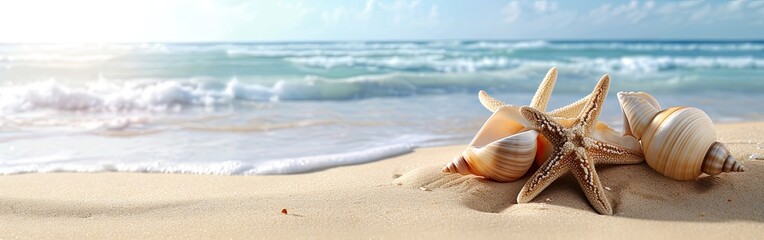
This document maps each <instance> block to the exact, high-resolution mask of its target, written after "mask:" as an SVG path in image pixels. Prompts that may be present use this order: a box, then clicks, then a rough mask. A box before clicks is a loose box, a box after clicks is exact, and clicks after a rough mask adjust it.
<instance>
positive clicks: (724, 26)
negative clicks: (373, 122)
mask: <svg viewBox="0 0 764 240" xmlns="http://www.w3.org/2000/svg"><path fill="white" fill-rule="evenodd" d="M447 39H460V40H462V39H518V40H529V39H684V40H697V39H706V40H708V39H747V40H750V39H764V1H506V0H505V1H498V0H485V1H443V0H440V1H436V0H358V1H350V0H333V1H301V0H284V1H275V0H262V1H246V0H126V1H111V0H68V1H61V0H0V42H211V41H333V40H350V41H357V40H360V41H364V40H366V41H368V40H447Z"/></svg>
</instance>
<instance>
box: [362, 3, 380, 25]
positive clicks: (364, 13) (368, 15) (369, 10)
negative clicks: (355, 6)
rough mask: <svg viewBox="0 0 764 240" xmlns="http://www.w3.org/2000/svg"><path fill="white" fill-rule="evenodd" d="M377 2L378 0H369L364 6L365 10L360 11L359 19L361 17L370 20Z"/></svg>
mask: <svg viewBox="0 0 764 240" xmlns="http://www.w3.org/2000/svg"><path fill="white" fill-rule="evenodd" d="M376 4H377V0H367V1H366V6H365V7H364V8H363V11H361V12H359V13H358V19H361V20H363V21H368V20H369V18H371V14H372V12H374V5H376Z"/></svg>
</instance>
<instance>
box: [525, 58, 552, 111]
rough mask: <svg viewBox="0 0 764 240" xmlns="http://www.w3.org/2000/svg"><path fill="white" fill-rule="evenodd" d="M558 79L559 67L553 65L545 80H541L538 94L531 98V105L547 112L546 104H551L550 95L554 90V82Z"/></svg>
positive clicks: (537, 90)
mask: <svg viewBox="0 0 764 240" xmlns="http://www.w3.org/2000/svg"><path fill="white" fill-rule="evenodd" d="M556 81H557V67H552V68H551V69H549V72H547V73H546V76H545V77H544V80H542V81H541V85H539V88H538V89H536V94H534V95H533V99H531V105H530V107H532V108H535V109H538V110H539V111H542V112H545V111H546V106H547V104H549V97H551V96H552V90H554V83H555V82H556Z"/></svg>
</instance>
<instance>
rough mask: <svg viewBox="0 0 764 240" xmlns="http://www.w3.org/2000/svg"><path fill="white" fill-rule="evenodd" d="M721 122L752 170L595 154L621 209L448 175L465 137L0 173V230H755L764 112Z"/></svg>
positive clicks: (571, 189) (555, 188)
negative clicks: (144, 165) (402, 146)
mask: <svg viewBox="0 0 764 240" xmlns="http://www.w3.org/2000/svg"><path fill="white" fill-rule="evenodd" d="M716 128H717V135H718V137H717V140H718V141H720V142H724V143H727V145H728V146H729V148H730V150H731V152H732V153H733V155H734V156H735V157H736V158H738V159H739V160H741V161H742V163H743V164H744V165H745V167H746V172H743V173H728V174H721V175H718V176H705V175H704V176H701V177H700V178H699V179H697V180H696V181H690V182H679V181H675V180H672V179H669V178H666V177H663V176H661V175H660V174H659V173H657V172H655V171H654V170H652V169H650V168H649V167H648V166H647V165H646V164H645V163H642V164H637V165H620V166H607V165H598V166H597V171H598V173H599V174H600V178H601V179H602V181H603V183H604V184H605V185H606V186H608V187H609V188H611V190H610V191H608V192H607V197H608V199H609V201H611V203H612V204H613V206H614V212H615V214H614V215H613V216H602V215H598V214H597V213H596V212H594V210H592V209H591V207H590V206H589V205H588V202H587V201H586V199H585V198H584V196H583V193H582V192H581V190H580V189H579V188H578V186H577V184H576V183H575V180H574V179H573V178H572V177H563V178H562V179H560V180H558V181H556V182H555V183H553V184H552V185H551V186H550V187H549V188H548V189H547V190H545V191H544V192H542V193H541V195H539V196H538V197H537V198H536V199H534V201H532V202H531V203H528V204H516V202H515V197H516V195H517V192H518V191H519V189H520V188H521V187H522V185H523V184H524V182H525V179H526V178H527V176H526V178H524V179H521V180H520V181H516V182H511V183H496V182H491V181H486V180H483V179H480V178H476V177H473V176H460V175H455V174H442V173H440V168H441V167H442V166H443V165H445V164H446V163H447V162H448V161H450V160H451V159H452V158H453V157H454V156H456V155H458V154H459V153H461V151H462V150H463V148H464V145H456V146H442V147H425V148H416V149H414V151H413V153H409V154H404V155H400V156H395V157H391V158H388V159H383V160H379V161H374V162H370V163H365V164H359V165H351V166H343V167H337V168H331V169H327V170H323V171H317V172H311V173H303V174H293V175H269V176H220V175H190V174H150V173H114V172H108V173H85V174H83V173H42V174H19V175H6V176H0V238H15V237H23V238H36V239H47V238H55V239H62V238H82V237H87V238H237V239H240V238H305V237H306V236H309V237H317V238H436V237H437V238H464V237H473V238H474V237H478V238H509V237H521V236H526V237H527V236H531V237H534V238H571V237H573V238H596V239H600V238H640V239H642V238H645V237H648V238H649V237H653V238H655V237H660V238H680V239H688V238H725V239H728V238H733V239H750V238H756V237H760V236H761V234H762V233H764V203H762V202H761V199H764V185H762V184H761V179H762V178H764V161H763V160H750V159H749V156H750V155H752V154H762V155H764V149H759V148H760V147H764V146H761V145H764V122H747V123H727V124H717V125H716ZM757 143H758V144H757ZM757 145H758V146H757ZM282 208H283V209H287V211H288V214H286V215H285V214H282V213H280V211H281V209H282Z"/></svg>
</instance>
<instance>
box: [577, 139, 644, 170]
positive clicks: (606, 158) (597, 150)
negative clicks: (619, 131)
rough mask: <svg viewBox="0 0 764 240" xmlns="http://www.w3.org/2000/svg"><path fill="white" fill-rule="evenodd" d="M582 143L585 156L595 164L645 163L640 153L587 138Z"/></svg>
mask: <svg viewBox="0 0 764 240" xmlns="http://www.w3.org/2000/svg"><path fill="white" fill-rule="evenodd" d="M584 141H585V144H586V153H587V155H588V156H589V157H590V158H591V159H592V160H593V161H594V162H595V163H597V164H637V163H641V162H643V161H645V156H644V155H642V152H640V151H634V150H632V149H628V148H625V147H622V146H619V145H617V144H613V143H609V142H604V141H599V140H597V139H594V138H589V137H587V138H585V139H584Z"/></svg>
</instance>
